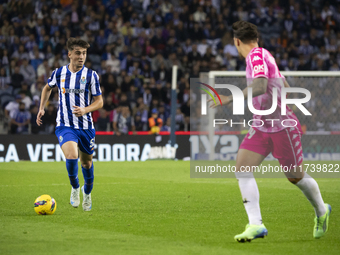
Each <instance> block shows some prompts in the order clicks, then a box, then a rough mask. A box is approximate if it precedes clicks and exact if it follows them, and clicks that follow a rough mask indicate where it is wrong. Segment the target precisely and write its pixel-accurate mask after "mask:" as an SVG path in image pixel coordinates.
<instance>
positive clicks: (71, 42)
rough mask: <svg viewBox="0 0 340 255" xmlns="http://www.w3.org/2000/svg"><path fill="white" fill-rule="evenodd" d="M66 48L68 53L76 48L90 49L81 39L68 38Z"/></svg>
mask: <svg viewBox="0 0 340 255" xmlns="http://www.w3.org/2000/svg"><path fill="white" fill-rule="evenodd" d="M66 46H67V49H68V50H69V51H72V50H74V47H77V46H78V47H81V48H84V49H88V48H89V47H90V44H89V43H88V42H86V41H84V40H82V39H77V38H74V37H70V38H68V40H67V43H66Z"/></svg>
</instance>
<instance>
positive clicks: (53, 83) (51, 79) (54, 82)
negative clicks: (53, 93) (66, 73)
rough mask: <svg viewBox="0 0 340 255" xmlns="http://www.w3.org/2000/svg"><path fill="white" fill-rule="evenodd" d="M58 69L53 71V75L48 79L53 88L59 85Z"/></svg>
mask: <svg viewBox="0 0 340 255" xmlns="http://www.w3.org/2000/svg"><path fill="white" fill-rule="evenodd" d="M57 70H58V68H57V69H55V70H54V71H53V72H52V75H51V77H50V78H48V80H47V84H48V86H50V87H51V88H54V87H55V86H56V85H57V77H56V76H57Z"/></svg>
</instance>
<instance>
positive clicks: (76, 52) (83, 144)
mask: <svg viewBox="0 0 340 255" xmlns="http://www.w3.org/2000/svg"><path fill="white" fill-rule="evenodd" d="M89 47H90V45H89V44H88V43H87V42H86V41H84V40H80V39H76V38H69V39H68V41H67V49H68V57H69V58H70V64H68V65H66V66H62V67H60V68H57V69H56V70H54V71H53V72H52V75H51V77H50V78H49V79H48V81H47V84H46V86H45V87H44V89H43V91H42V93H41V103H40V107H39V112H38V115H37V124H38V125H39V126H40V125H41V124H42V120H41V118H42V116H43V115H44V114H45V109H44V108H45V105H46V103H47V101H48V99H49V97H50V95H51V91H52V89H53V88H54V87H56V86H57V87H58V93H59V109H58V113H57V120H56V122H57V126H56V131H55V134H56V136H57V138H58V141H59V144H60V147H61V149H62V151H63V153H64V155H65V157H66V168H67V171H68V176H69V179H70V183H71V185H72V190H71V197H70V202H71V205H72V206H73V207H75V208H76V207H78V206H79V204H80V197H79V193H80V187H79V179H78V148H79V158H80V162H81V168H82V172H83V176H84V181H85V183H84V186H83V187H82V188H81V190H82V193H83V203H82V206H83V209H84V211H90V210H91V208H92V200H91V191H92V188H93V180H94V175H93V162H92V155H93V149H94V145H95V130H94V125H93V120H92V116H91V112H93V111H96V110H98V109H99V108H102V107H103V99H102V95H101V94H102V93H101V90H100V85H99V77H98V74H97V73H96V72H95V71H93V70H91V69H88V68H86V67H85V66H84V64H85V60H86V52H87V49H88V48H89Z"/></svg>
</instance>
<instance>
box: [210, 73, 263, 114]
mask: <svg viewBox="0 0 340 255" xmlns="http://www.w3.org/2000/svg"><path fill="white" fill-rule="evenodd" d="M267 84H268V80H267V79H266V78H262V77H261V78H256V79H254V81H253V83H252V84H251V85H250V86H248V87H247V88H245V89H244V90H243V91H242V92H243V95H244V99H247V98H248V88H249V87H251V88H252V89H253V92H252V94H253V97H256V96H259V95H262V94H264V93H266V91H267ZM220 98H221V102H222V105H228V104H229V103H231V102H232V101H233V97H232V96H231V95H230V96H223V95H220ZM212 101H213V99H209V100H208V103H209V102H212ZM219 105H221V103H220V102H219V100H216V104H214V103H213V104H211V105H210V106H209V107H210V108H216V107H217V106H219Z"/></svg>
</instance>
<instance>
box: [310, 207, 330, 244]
mask: <svg viewBox="0 0 340 255" xmlns="http://www.w3.org/2000/svg"><path fill="white" fill-rule="evenodd" d="M325 206H326V209H327V210H326V213H325V214H324V215H323V216H321V217H315V219H314V223H315V225H314V231H313V236H314V238H320V237H322V236H324V235H325V233H326V232H327V230H328V221H329V215H330V214H331V211H332V207H331V206H330V205H329V204H325Z"/></svg>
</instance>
